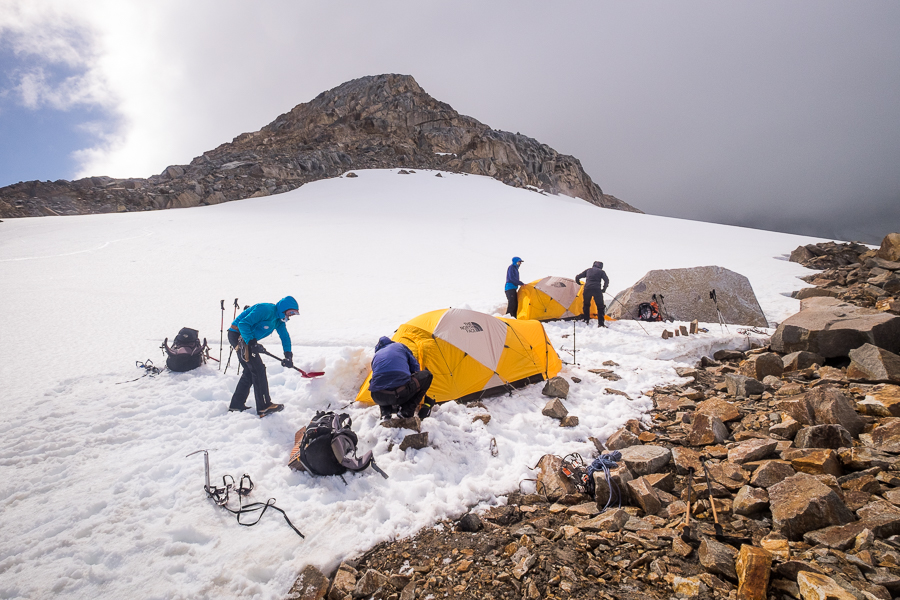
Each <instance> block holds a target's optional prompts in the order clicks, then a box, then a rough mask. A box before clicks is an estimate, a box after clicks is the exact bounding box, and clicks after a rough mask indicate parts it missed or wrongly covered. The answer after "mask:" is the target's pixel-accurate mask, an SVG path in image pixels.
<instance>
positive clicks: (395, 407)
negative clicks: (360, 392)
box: [372, 369, 434, 419]
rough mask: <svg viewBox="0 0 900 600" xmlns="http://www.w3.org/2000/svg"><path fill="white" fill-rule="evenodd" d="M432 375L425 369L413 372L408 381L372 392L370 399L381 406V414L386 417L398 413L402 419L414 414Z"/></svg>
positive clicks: (429, 385) (426, 390) (432, 377)
mask: <svg viewBox="0 0 900 600" xmlns="http://www.w3.org/2000/svg"><path fill="white" fill-rule="evenodd" d="M433 380H434V375H432V374H431V371H429V370H427V369H422V370H421V371H417V372H415V373H413V374H412V375H411V376H410V378H409V382H407V383H404V384H403V385H401V386H400V387H398V388H395V389H393V390H379V391H377V392H372V400H374V401H375V404H377V405H378V406H380V407H381V416H382V417H388V416H390V415H392V414H393V413H395V412H396V413H399V414H400V416H401V417H402V418H404V419H408V418H410V417H412V416H414V415H415V414H416V408H417V407H418V406H419V402H421V401H422V399H423V398H424V397H425V394H426V393H427V392H428V388H430V387H431V382H432V381H433Z"/></svg>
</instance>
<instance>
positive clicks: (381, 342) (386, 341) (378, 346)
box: [375, 336, 394, 352]
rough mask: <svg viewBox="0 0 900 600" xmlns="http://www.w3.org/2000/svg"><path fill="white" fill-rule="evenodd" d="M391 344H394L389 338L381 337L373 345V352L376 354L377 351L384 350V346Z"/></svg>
mask: <svg viewBox="0 0 900 600" xmlns="http://www.w3.org/2000/svg"><path fill="white" fill-rule="evenodd" d="M393 343H394V341H393V340H392V339H391V338H389V337H385V336H381V337H380V338H379V339H378V343H377V344H375V352H378V351H379V350H381V349H382V348H384V347H385V346H387V345H389V344H393Z"/></svg>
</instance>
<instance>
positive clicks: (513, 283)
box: [503, 256, 525, 319]
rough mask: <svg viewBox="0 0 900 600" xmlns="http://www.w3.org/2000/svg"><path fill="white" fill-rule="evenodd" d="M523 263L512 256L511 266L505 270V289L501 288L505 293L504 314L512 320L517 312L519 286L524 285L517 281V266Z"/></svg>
mask: <svg viewBox="0 0 900 600" xmlns="http://www.w3.org/2000/svg"><path fill="white" fill-rule="evenodd" d="M523 262H525V261H524V260H522V259H521V258H519V257H518V256H513V259H512V264H511V265H509V268H508V269H506V287H505V288H503V289H504V290H505V291H506V313H507V314H508V315H510V316H511V317H512V318H513V319H515V318H516V314H518V312H519V286H520V285H525V283H524V282H522V281H521V280H520V279H519V265H521V264H522V263H523Z"/></svg>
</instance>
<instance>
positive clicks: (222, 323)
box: [219, 300, 225, 371]
mask: <svg viewBox="0 0 900 600" xmlns="http://www.w3.org/2000/svg"><path fill="white" fill-rule="evenodd" d="M219 306H220V307H221V308H222V320H221V321H219V370H220V371H221V370H222V344H223V343H224V341H225V301H224V300H219Z"/></svg>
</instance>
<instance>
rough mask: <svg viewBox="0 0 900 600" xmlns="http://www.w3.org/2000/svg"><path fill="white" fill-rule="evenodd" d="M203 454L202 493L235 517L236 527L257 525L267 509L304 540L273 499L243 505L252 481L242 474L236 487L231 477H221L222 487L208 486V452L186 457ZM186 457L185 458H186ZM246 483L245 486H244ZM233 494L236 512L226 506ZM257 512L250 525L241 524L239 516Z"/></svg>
mask: <svg viewBox="0 0 900 600" xmlns="http://www.w3.org/2000/svg"><path fill="white" fill-rule="evenodd" d="M200 452H202V453H203V466H204V468H205V471H206V484H205V485H204V486H203V491H205V492H206V497H207V498H211V499H212V500H213V502H215V503H216V505H217V506H221V507H222V508H224V509H225V510H227V511H228V512H230V513H231V514H233V515H234V516H235V518H236V519H237V522H238V525H243V526H244V527H252V526H253V525H256V524H257V523H259V521H260V520H261V519H262V518H263V515H264V514H266V511H267V510H268V509H270V508H271V509H272V510H277V511H278V512H280V513H281V516H283V517H284V520H285V521H286V522H287V524H288V526H289V527H290V528H291V529H293V530H294V532H295V533H296V534H297V535H299V536H300V537H301V538H304V539H305V538H306V536H305V535H303V534H302V533H300V530H299V529H297V528H296V527H294V524H293V523H291V520H290V519H289V518H288V516H287V514H286V513H285V512H284V511H283V510H281V509H280V508H278V507H277V506H275V498H269V499H268V500H266V501H265V502H253V503H251V504H246V505H245V504H244V496H248V495H249V494H250V492H252V491H253V480H252V479H250V476H249V475H247V474H246V473H244V474H243V475H241V479H240V481H239V482H238V484H237V486H235V484H234V477H232V476H231V475H223V476H222V487H216V486H213V485H210V483H209V451H208V450H197V451H196V452H191V453H190V454H188V455H187V456H193V455H195V454H198V453H200ZM187 456H186V457H185V458H187ZM245 481H246V484H245ZM232 491H233V492H235V493H236V494H237V495H238V508H237V510H235V509H233V508H231V507H230V506H228V500H229V494H230V492H232ZM257 511H258V512H259V516H258V517H256V520H255V521H253V522H252V523H243V522H241V515H246V514H249V513H254V512H257Z"/></svg>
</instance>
